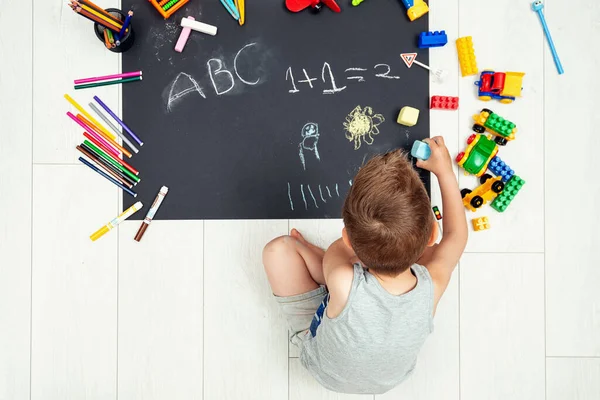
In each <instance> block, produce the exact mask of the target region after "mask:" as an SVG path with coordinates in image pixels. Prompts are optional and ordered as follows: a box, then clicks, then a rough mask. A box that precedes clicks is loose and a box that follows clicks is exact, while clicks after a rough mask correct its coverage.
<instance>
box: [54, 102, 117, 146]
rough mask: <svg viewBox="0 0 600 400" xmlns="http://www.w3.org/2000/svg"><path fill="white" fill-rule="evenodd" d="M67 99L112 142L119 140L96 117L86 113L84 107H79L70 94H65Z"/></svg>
mask: <svg viewBox="0 0 600 400" xmlns="http://www.w3.org/2000/svg"><path fill="white" fill-rule="evenodd" d="M65 99H67V101H68V102H69V103H71V105H73V107H75V108H76V109H77V110H79V112H80V113H82V114H83V115H85V117H86V118H87V119H89V120H90V121H92V122H93V123H94V124H95V125H96V126H97V127H98V128H99V129H100V130H101V131H102V132H104V134H105V135H106V136H108V137H109V138H111V139H112V140H115V139H116V138H117V137H116V136H115V135H113V134H112V133H110V132H109V131H107V130H106V128H105V127H103V126H102V124H100V122H98V121H97V120H96V119H95V118H94V117H92V116H91V115H90V113H89V112H87V111H85V110H84V109H83V107H81V106H80V105H79V103H77V102H76V101H75V100H73V98H72V97H71V96H69V95H68V94H65Z"/></svg>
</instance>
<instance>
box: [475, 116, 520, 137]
mask: <svg viewBox="0 0 600 400" xmlns="http://www.w3.org/2000/svg"><path fill="white" fill-rule="evenodd" d="M483 126H485V127H486V128H487V129H489V130H491V131H494V132H496V133H498V134H499V135H501V136H504V137H509V136H510V135H511V134H512V133H513V130H514V129H515V128H516V127H517V125H515V124H514V123H512V122H510V121H509V120H506V119H504V118H502V117H501V116H499V115H498V114H490V115H489V117H488V118H487V120H486V121H485V124H484V125H483Z"/></svg>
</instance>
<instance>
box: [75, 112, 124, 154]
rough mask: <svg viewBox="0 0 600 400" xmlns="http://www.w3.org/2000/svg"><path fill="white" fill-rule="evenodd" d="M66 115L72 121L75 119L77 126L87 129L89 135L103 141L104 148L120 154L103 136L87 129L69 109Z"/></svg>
mask: <svg viewBox="0 0 600 400" xmlns="http://www.w3.org/2000/svg"><path fill="white" fill-rule="evenodd" d="M67 116H68V117H69V118H71V119H72V120H73V121H75V122H76V123H77V124H78V125H79V126H81V127H82V128H83V129H84V130H85V131H89V133H90V135H92V136H94V137H96V139H97V140H98V141H99V142H101V143H103V144H104V146H106V148H107V149H108V150H109V151H110V152H111V153H112V154H114V155H115V156H116V157H119V156H120V155H121V153H120V152H119V151H118V150H117V149H115V148H113V147H112V146H111V145H110V144H109V143H108V142H107V141H106V140H104V138H103V137H102V136H100V135H98V134H97V133H96V132H94V131H93V130H92V129H89V128H88V127H87V125H86V124H84V123H83V122H81V120H79V119H77V117H76V116H75V115H73V114H72V113H71V112H70V111H67Z"/></svg>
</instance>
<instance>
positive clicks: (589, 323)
mask: <svg viewBox="0 0 600 400" xmlns="http://www.w3.org/2000/svg"><path fill="white" fill-rule="evenodd" d="M546 7H547V10H546V18H547V20H548V25H549V27H550V30H551V32H552V34H553V35H554V36H553V38H554V41H555V43H556V46H557V49H558V52H559V55H560V57H561V58H562V62H563V65H564V66H565V74H564V75H560V76H559V75H558V73H557V72H556V67H555V66H554V61H553V59H552V56H551V55H550V51H549V50H547V49H546V47H547V46H546V44H545V43H544V59H545V65H546V80H545V98H546V109H545V115H546V118H545V127H546V213H545V215H546V252H547V253H546V332H547V342H546V350H547V353H548V355H549V356H600V340H599V338H600V317H599V316H600V312H599V311H598V310H600V294H599V293H600V292H599V291H598V288H599V287H600V269H599V268H598V265H600V253H598V249H597V247H598V243H600V234H599V233H598V229H597V226H598V225H599V224H600V214H599V213H598V212H597V209H598V204H597V197H598V196H597V195H598V189H597V188H598V184H597V181H595V180H594V179H592V176H593V174H594V171H597V170H598V169H599V168H600V158H599V157H598V156H597V154H596V149H597V144H598V133H597V132H596V128H597V127H598V126H600V115H599V114H598V110H597V104H598V103H597V101H596V100H595V98H596V94H597V93H598V91H599V90H600V80H598V78H597V74H598V72H597V70H596V65H598V63H599V62H600V55H599V54H598V52H596V51H590V47H589V43H587V42H586V41H585V40H580V39H581V38H589V37H596V36H597V35H599V34H600V26H599V25H598V23H597V21H598V20H599V19H600V4H599V3H597V2H587V1H583V0H576V1H572V2H569V3H552V4H547V5H546ZM536 18H537V17H536ZM574 18H577V19H576V20H575V19H574ZM574 21H577V22H576V23H573V22H574ZM536 22H537V21H536ZM537 28H540V27H537ZM540 30H541V28H540ZM570 132H573V133H575V137H576V139H575V141H574V142H573V141H571V140H570V139H568V135H569V133H570ZM571 143H573V144H575V143H576V147H572V146H573V145H571ZM567 160H573V163H572V164H569V163H567ZM578 191H580V192H581V194H580V195H576V193H578Z"/></svg>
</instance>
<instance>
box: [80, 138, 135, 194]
mask: <svg viewBox="0 0 600 400" xmlns="http://www.w3.org/2000/svg"><path fill="white" fill-rule="evenodd" d="M78 147H80V148H81V149H82V150H84V151H87V152H88V153H89V154H90V155H89V156H88V157H89V158H92V159H93V160H94V161H95V162H96V164H98V163H101V164H103V165H104V166H105V167H107V168H108V169H110V170H111V171H113V172H114V173H115V174H117V176H118V177H119V180H121V179H122V180H124V181H125V183H123V184H124V185H125V186H127V187H128V188H130V189H131V188H132V187H133V186H135V185H137V181H135V180H133V179H131V177H130V176H129V175H127V174H125V172H123V171H122V170H121V169H119V168H117V166H115V164H113V163H111V162H110V161H108V160H106V159H105V158H103V157H102V156H100V155H98V154H96V153H95V152H94V150H92V148H91V147H89V146H87V145H86V144H85V143H81V144H80V145H79V146H78Z"/></svg>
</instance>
